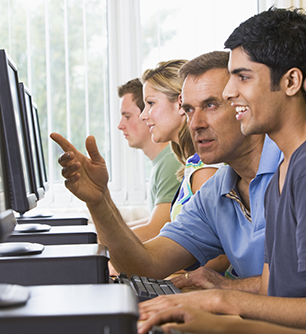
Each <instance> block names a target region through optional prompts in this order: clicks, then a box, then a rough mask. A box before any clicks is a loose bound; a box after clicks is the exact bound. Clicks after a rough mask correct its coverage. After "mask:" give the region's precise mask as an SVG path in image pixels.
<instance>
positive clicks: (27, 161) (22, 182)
mask: <svg viewBox="0 0 306 334" xmlns="http://www.w3.org/2000/svg"><path fill="white" fill-rule="evenodd" d="M0 73H1V76H0V103H1V110H2V113H1V114H2V121H3V127H4V142H5V146H6V152H7V167H8V168H7V173H8V178H9V182H10V184H9V186H10V187H9V190H10V195H11V196H10V199H11V208H12V209H13V210H15V211H17V212H19V213H24V212H26V211H28V210H30V209H32V208H34V207H35V206H36V202H37V197H36V195H35V189H34V187H33V183H34V180H33V174H34V172H33V169H34V168H33V161H32V158H31V155H30V152H29V150H28V146H27V145H29V144H28V142H27V137H26V136H25V124H24V119H23V116H22V110H21V99H20V93H19V82H18V74H17V69H16V66H15V65H14V63H13V62H12V60H11V59H10V58H9V57H8V55H7V54H6V52H5V50H0Z"/></svg>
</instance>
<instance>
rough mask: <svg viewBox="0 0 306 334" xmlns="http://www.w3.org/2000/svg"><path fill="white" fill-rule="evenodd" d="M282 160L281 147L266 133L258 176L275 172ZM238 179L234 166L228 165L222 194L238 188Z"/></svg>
mask: <svg viewBox="0 0 306 334" xmlns="http://www.w3.org/2000/svg"><path fill="white" fill-rule="evenodd" d="M281 160H282V153H281V151H280V149H279V148H278V147H277V145H276V144H275V142H274V141H272V140H271V139H270V138H269V137H268V136H267V135H266V138H265V141H264V145H263V149H262V153H261V158H260V162H259V167H258V171H257V173H256V177H257V176H258V175H261V174H274V173H275V171H276V169H277V166H278V164H279V162H280V161H281ZM223 168H224V167H223ZM256 177H255V178H256ZM238 180H239V176H238V174H237V173H236V172H235V171H234V170H233V168H232V167H231V166H226V171H225V175H224V182H223V184H222V190H221V194H222V195H226V194H228V193H229V192H230V191H231V190H232V189H235V190H236V188H237V181H238Z"/></svg>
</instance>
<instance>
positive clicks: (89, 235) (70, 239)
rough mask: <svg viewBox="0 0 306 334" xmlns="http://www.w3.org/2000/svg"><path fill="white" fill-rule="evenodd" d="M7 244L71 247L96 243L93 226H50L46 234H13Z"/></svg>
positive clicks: (95, 233)
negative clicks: (26, 243) (22, 243)
mask: <svg viewBox="0 0 306 334" xmlns="http://www.w3.org/2000/svg"><path fill="white" fill-rule="evenodd" d="M7 242H37V243H41V244H43V245H71V244H93V243H97V232H96V229H95V227H94V225H93V224H89V225H75V226H72V225H71V226H51V229H50V231H47V232H15V231H14V232H13V233H12V234H11V235H10V237H9V238H8V240H7Z"/></svg>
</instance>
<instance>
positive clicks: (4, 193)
mask: <svg viewBox="0 0 306 334" xmlns="http://www.w3.org/2000/svg"><path fill="white" fill-rule="evenodd" d="M0 131H1V135H0V242H2V241H4V240H6V239H7V238H8V237H9V235H10V234H11V233H12V232H13V230H14V228H15V226H16V219H15V216H14V213H13V211H12V210H11V209H10V207H9V200H8V184H7V180H8V179H7V175H6V166H5V154H4V152H5V147H4V146H3V142H4V141H3V136H2V135H3V128H2V122H1V119H0Z"/></svg>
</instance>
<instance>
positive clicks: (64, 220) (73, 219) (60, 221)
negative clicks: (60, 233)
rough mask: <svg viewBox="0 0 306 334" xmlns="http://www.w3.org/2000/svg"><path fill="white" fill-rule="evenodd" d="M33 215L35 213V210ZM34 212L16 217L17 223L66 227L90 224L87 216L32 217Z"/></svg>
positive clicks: (55, 215)
mask: <svg viewBox="0 0 306 334" xmlns="http://www.w3.org/2000/svg"><path fill="white" fill-rule="evenodd" d="M33 213H35V211H34V210H33ZM31 214H32V210H30V211H29V212H27V213H25V214H24V215H23V216H21V217H16V219H17V222H18V223H19V224H23V223H26V224H32V223H37V224H48V225H51V226H66V225H87V224H88V218H87V217H85V216H83V217H82V216H80V215H77V214H75V215H72V214H69V215H68V214H67V215H66V214H54V215H53V216H48V217H45V216H43V215H37V216H35V214H33V216H31Z"/></svg>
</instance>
